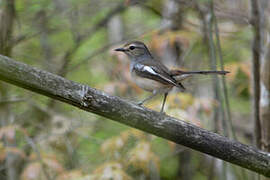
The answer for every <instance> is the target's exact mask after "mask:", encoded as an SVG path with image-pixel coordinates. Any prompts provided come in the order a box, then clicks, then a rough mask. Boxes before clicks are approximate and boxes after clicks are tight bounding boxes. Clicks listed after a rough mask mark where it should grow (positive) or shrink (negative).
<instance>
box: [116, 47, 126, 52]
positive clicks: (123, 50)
mask: <svg viewBox="0 0 270 180" xmlns="http://www.w3.org/2000/svg"><path fill="white" fill-rule="evenodd" d="M115 51H122V52H125V51H126V50H125V49H124V48H117V49H115Z"/></svg>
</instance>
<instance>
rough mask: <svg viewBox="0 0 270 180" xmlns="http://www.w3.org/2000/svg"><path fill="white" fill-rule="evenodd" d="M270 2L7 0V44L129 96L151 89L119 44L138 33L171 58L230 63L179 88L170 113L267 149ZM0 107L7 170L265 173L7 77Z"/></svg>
mask: <svg viewBox="0 0 270 180" xmlns="http://www.w3.org/2000/svg"><path fill="white" fill-rule="evenodd" d="M269 12H270V9H269V3H268V0H257V1H256V0H251V1H249V0H227V1H224V0H215V1H211V0H199V1H198V0H197V1H195V0H191V1H190V0H146V1H138V0H125V1H123V0H113V1H112V0H102V1H101V0H51V1H49V0H38V1H36V0H32V1H29V0H0V54H2V55H6V56H9V57H12V58H13V59H16V60H18V61H21V62H24V63H26V64H29V65H31V66H35V67H38V68H40V69H44V70H46V71H49V72H51V73H54V74H58V75H60V76H63V77H65V78H67V79H70V80H73V81H76V82H79V83H83V84H87V85H89V86H91V87H95V88H97V89H100V90H103V91H105V92H106V93H108V94H111V95H116V96H120V97H123V98H125V99H128V100H130V101H139V100H141V99H143V98H144V97H146V96H147V95H149V94H148V93H146V92H144V91H142V90H141V89H139V88H138V87H137V86H136V85H135V84H134V83H133V82H132V81H131V78H130V73H129V61H128V59H127V57H126V56H125V55H123V54H119V53H116V52H114V51H113V49H114V48H116V47H119V46H122V45H123V44H125V43H126V42H129V41H130V40H140V41H143V42H145V43H146V44H147V46H148V47H149V48H150V49H151V52H153V54H154V56H155V57H157V58H158V59H160V60H161V61H162V62H163V63H164V64H165V65H166V66H168V67H169V68H174V69H177V68H181V69H183V70H209V69H219V70H220V69H225V70H227V71H230V73H229V74H228V75H226V79H225V78H219V79H216V78H215V77H214V78H208V77H204V76H200V77H199V78H198V79H194V81H193V82H192V81H191V82H189V81H188V82H187V91H186V92H184V93H179V92H177V91H173V92H172V93H171V94H170V95H169V97H168V101H167V104H166V109H165V110H166V113H167V114H168V115H170V116H173V117H177V118H179V119H182V120H185V121H187V122H189V123H192V124H195V125H196V126H199V127H202V128H205V129H207V130H210V131H213V132H217V133H219V134H222V135H224V136H227V137H229V138H230V139H235V140H238V141H240V142H242V143H244V144H253V145H254V146H257V147H258V148H260V149H263V150H265V151H270V145H269V142H270V135H269V134H270V133H269V131H270V122H268V121H269V119H270V110H269V104H268V106H266V107H264V106H263V104H262V103H261V104H260V101H261V102H265V101H263V100H267V98H268V99H269V94H270V93H269V89H270V85H269V84H270V81H269V79H270V75H269V74H270V73H269V71H270V67H269V64H270V63H269V61H270V55H269V53H268V49H269V47H268V46H269V42H268V41H269V40H268V39H269V37H268V35H269V26H268V25H269V20H270V18H269V17H270V16H269V15H270V14H269ZM189 85H190V87H189ZM266 92H268V96H267V95H265V94H267V93H266ZM161 101H162V97H161V96H160V97H157V98H155V99H154V100H152V101H150V102H149V103H147V104H146V106H147V107H149V108H151V109H154V110H157V111H159V109H160V106H161ZM268 101H269V100H268ZM0 115H1V116H0V123H1V124H0V138H1V141H0V179H3V180H4V179H6V180H17V179H22V180H28V179H42V180H43V179H46V180H50V179H57V180H62V179H82V180H83V179H121V178H122V179H184V180H191V179H194V180H196V179H208V180H211V179H218V180H219V179H221V180H223V179H224V180H225V179H235V180H238V179H240V180H241V179H243V180H248V179H256V178H258V175H257V174H255V173H253V172H251V171H248V170H245V169H242V168H240V167H237V166H235V165H232V164H229V163H226V162H224V161H221V160H218V159H216V158H213V157H210V156H208V155H205V154H201V153H198V152H196V151H193V150H191V149H188V148H186V147H184V146H180V145H177V144H175V143H173V142H170V141H167V140H164V139H162V138H159V137H156V136H153V135H150V134H147V133H145V132H142V131H139V130H136V129H133V128H130V127H127V126H125V125H122V124H120V123H116V122H113V121H110V120H108V119H105V118H103V117H100V116H97V115H94V114H90V113H87V112H84V111H82V110H78V109H75V108H74V107H71V106H69V105H66V104H63V103H61V102H58V101H56V100H53V99H50V98H47V97H44V96H41V95H38V94H35V93H32V92H29V91H26V90H24V89H21V88H18V87H15V86H12V85H9V84H7V83H4V82H1V83H0ZM268 136H269V137H268Z"/></svg>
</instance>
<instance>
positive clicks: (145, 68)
mask: <svg viewBox="0 0 270 180" xmlns="http://www.w3.org/2000/svg"><path fill="white" fill-rule="evenodd" d="M143 70H144V71H147V72H149V73H151V74H154V75H157V73H156V72H155V71H154V70H153V69H152V68H151V67H149V66H143Z"/></svg>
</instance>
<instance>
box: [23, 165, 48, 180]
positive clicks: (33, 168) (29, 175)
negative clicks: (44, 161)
mask: <svg viewBox="0 0 270 180" xmlns="http://www.w3.org/2000/svg"><path fill="white" fill-rule="evenodd" d="M43 179H45V178H44V176H43V175H42V173H41V165H40V163H39V162H33V163H30V164H28V165H27V166H26V168H25V169H24V170H23V172H22V175H21V180H43Z"/></svg>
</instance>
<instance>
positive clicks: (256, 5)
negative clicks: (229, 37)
mask: <svg viewBox="0 0 270 180" xmlns="http://www.w3.org/2000/svg"><path fill="white" fill-rule="evenodd" d="M251 10H252V21H251V22H252V25H253V31H254V39H253V46H252V53H253V57H252V77H253V78H252V90H253V100H252V103H253V104H252V110H253V118H254V123H255V124H254V128H255V129H254V130H255V143H256V145H257V147H258V148H260V147H261V124H260V109H259V100H260V60H261V58H262V44H263V43H262V41H263V37H262V36H263V34H262V24H263V20H262V13H261V7H260V1H259V0H251Z"/></svg>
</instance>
